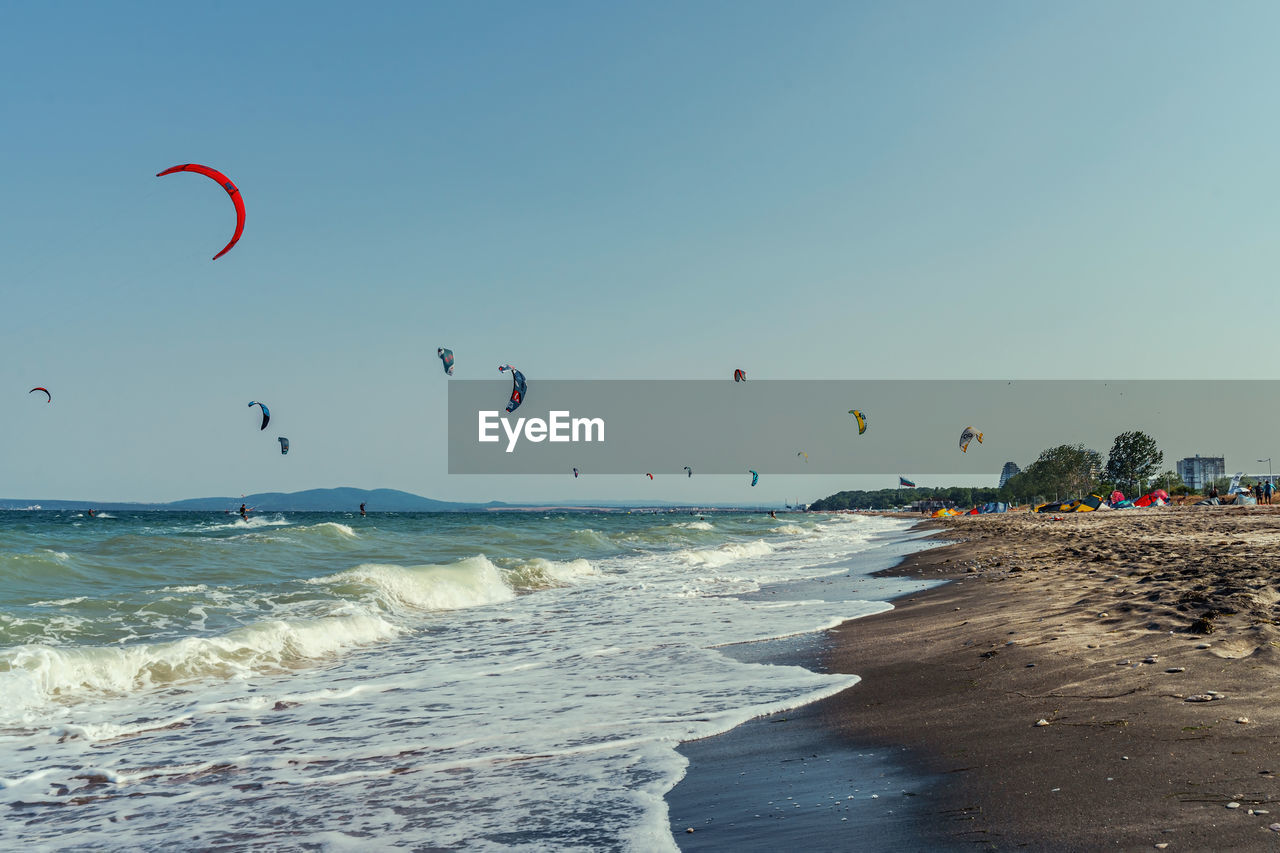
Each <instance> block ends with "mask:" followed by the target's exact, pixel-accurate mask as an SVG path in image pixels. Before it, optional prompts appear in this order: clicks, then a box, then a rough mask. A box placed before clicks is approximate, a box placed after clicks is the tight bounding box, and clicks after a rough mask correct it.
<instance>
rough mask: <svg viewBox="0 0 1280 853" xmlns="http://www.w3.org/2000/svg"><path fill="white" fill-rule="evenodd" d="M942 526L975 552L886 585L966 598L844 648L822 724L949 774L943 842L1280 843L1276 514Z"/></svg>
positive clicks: (940, 775) (941, 793) (1068, 845)
mask: <svg viewBox="0 0 1280 853" xmlns="http://www.w3.org/2000/svg"><path fill="white" fill-rule="evenodd" d="M927 524H930V525H936V526H937V527H938V528H939V536H942V537H947V538H952V539H959V540H963V541H960V542H957V543H956V544H951V545H948V546H945V547H940V548H935V549H933V550H930V551H927V552H922V553H920V554H917V555H913V556H910V557H908V558H907V559H906V560H905V561H904V562H903V563H902V564H901V565H900V566H898V567H897V568H895V569H892V570H890V572H892V573H895V574H904V575H914V576H919V577H944V578H950V579H953V582H952V583H949V584H946V585H944V586H941V587H938V588H936V589H933V590H929V591H927V592H925V593H923V594H918V595H913V596H910V597H907V598H904V599H900V600H899V601H897V602H895V608H896V609H895V610H893V611H891V612H889V613H885V614H881V615H878V616H873V617H869V618H866V619H861V620H856V621H853V622H849V623H846V624H845V625H843V626H841V627H840V628H838V629H836V631H834V632H833V634H834V635H835V638H836V642H835V643H834V645H833V646H832V647H830V648H829V650H828V652H827V655H826V659H825V663H826V665H827V666H829V667H830V668H831V669H834V670H838V671H844V672H853V673H857V674H859V675H861V676H862V678H863V680H862V682H861V683H860V684H859V685H857V686H856V687H854V688H852V689H850V690H847V691H845V692H844V693H842V694H840V695H839V696H836V697H833V698H832V699H830V700H827V701H826V702H824V703H820V704H821V707H820V712H821V714H822V716H823V719H824V721H825V722H826V724H827V725H829V726H830V727H831V728H832V729H833V730H835V731H837V732H839V733H841V734H842V735H843V736H844V737H845V738H846V739H847V740H848V741H850V742H852V743H856V744H866V743H869V742H870V743H879V744H882V745H885V746H895V747H907V748H908V751H909V754H910V756H911V760H912V761H913V762H916V763H917V764H918V767H919V769H920V770H921V771H923V772H926V773H929V774H936V777H935V778H937V779H938V780H940V781H939V782H938V783H937V784H935V785H934V786H933V787H932V788H931V789H930V792H929V795H928V797H927V798H926V800H925V805H924V810H923V811H922V812H921V815H920V816H921V819H922V820H923V821H924V822H926V823H928V824H932V825H934V827H933V829H932V830H930V831H936V832H937V833H938V834H939V841H951V842H956V841H965V842H971V843H972V846H973V847H975V848H977V849H1028V850H1093V849H1122V850H1150V849H1170V850H1252V849H1261V848H1267V849H1270V848H1271V847H1275V846H1277V845H1280V807H1277V806H1276V801H1277V799H1278V798H1280V779H1277V774H1280V746H1278V745H1277V744H1278V742H1280V713H1278V712H1277V708H1276V704H1275V698H1276V695H1277V691H1278V690H1280V679H1278V678H1277V676H1280V639H1278V632H1277V628H1276V623H1275V620H1276V618H1277V616H1278V615H1280V610H1278V609H1277V607H1276V603H1277V599H1278V598H1280V596H1278V595H1277V592H1276V589H1275V586H1274V578H1275V575H1276V571H1277V569H1278V568H1280V559H1278V557H1277V553H1278V552H1277V550H1276V544H1277V542H1280V507H1277V508H1275V509H1272V508H1271V507H1250V508H1241V509H1234V508H1226V507H1224V508H1217V507H1214V508H1174V507H1169V508H1163V509H1158V510H1149V511H1145V512H1144V511H1132V512H1126V511H1119V512H1106V513H1103V512H1099V513H1083V514H1073V515H1066V516H1063V518H1062V520H1060V521H1054V520H1051V518H1050V517H1047V516H1044V515H1026V514H1009V515H992V516H975V517H959V518H956V519H949V520H939V521H936V522H935V521H930V522H927ZM919 805H920V804H917V807H918V806H919ZM1273 826H1274V829H1273V828H1272V827H1273ZM831 849H839V845H838V844H837V845H835V846H833V847H832V848H831ZM845 849H852V847H849V848H845Z"/></svg>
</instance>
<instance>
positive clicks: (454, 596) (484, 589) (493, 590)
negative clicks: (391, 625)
mask: <svg viewBox="0 0 1280 853" xmlns="http://www.w3.org/2000/svg"><path fill="white" fill-rule="evenodd" d="M309 583H314V584H331V585H333V586H334V587H335V588H337V589H338V590H339V591H340V592H341V593H342V594H350V593H352V592H354V593H355V594H356V595H361V594H364V595H367V596H372V597H373V598H374V599H375V600H377V601H378V602H379V603H380V604H382V605H383V606H384V607H386V608H387V609H389V610H398V609H400V608H401V607H406V606H407V607H413V608H417V609H419V610H462V609H464V608H468V607H478V606H481V605H485V604H495V603H497V602H500V601H510V600H511V599H512V598H514V597H515V591H514V590H512V589H511V587H510V586H509V585H508V584H507V582H506V581H505V580H504V579H503V577H502V572H501V571H500V570H499V569H498V567H497V566H495V565H494V564H493V563H491V562H489V560H488V558H486V557H485V556H484V555H483V554H480V555H477V556H475V557H468V558H466V559H464V560H459V561H458V562H456V563H451V564H449V565H430V564H429V565H421V566H395V565H383V564H378V563H365V564H363V565H360V566H357V567H356V568H354V569H350V570H348V571H345V572H339V573H338V574H336V575H329V576H327V577H322V578H315V579H313V580H311V581H309ZM353 587H354V589H351V588H353Z"/></svg>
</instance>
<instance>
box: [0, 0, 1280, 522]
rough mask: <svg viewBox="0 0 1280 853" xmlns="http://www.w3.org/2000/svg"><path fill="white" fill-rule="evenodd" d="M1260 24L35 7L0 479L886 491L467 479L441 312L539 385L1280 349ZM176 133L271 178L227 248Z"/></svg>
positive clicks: (162, 488) (1251, 16)
mask: <svg viewBox="0 0 1280 853" xmlns="http://www.w3.org/2000/svg"><path fill="white" fill-rule="evenodd" d="M1277 29H1280V7H1278V6H1276V5H1275V4H1270V3H1247V2H1233V3H1227V4H1214V5H1212V6H1210V5H1207V4H1197V3H1187V2H1172V3H1169V2H1130V3H1119V4H1117V3H1113V2H1105V3H1104V2H1078V3H1071V4H1027V3H1018V2H989V3H982V4H976V5H975V4H955V3H947V2H903V3H888V2H884V3H870V2H806V3H803V4H782V3H776V2H750V0H747V1H746V2H742V1H741V0H735V1H734V2H696V3H687V2H683V3H676V2H645V3H609V4H602V3H594V2H572V3H570V2H564V3H560V2H546V3H537V4H532V3H517V2H490V3H470V4H464V3H443V2H439V3H384V4H373V5H372V6H365V7H357V6H356V5H353V4H335V3H328V2H308V3H305V4H304V3H275V4H258V3H248V2H245V3H209V4H203V5H202V6H200V7H199V8H194V9H193V8H177V7H174V6H173V5H172V4H161V3H113V4H109V5H105V6H104V5H99V6H94V5H89V4H59V3H51V4H19V5H15V6H11V7H9V8H7V9H6V13H5V26H4V27H3V29H0V72H2V73H3V79H4V80H5V85H4V86H3V87H0V114H3V116H4V131H3V133H0V156H2V157H3V160H4V162H5V164H6V169H5V178H6V179H5V197H6V204H4V206H3V209H0V234H2V235H3V236H0V287H2V288H3V290H2V294H3V303H4V310H3V311H2V312H0V392H2V394H0V396H2V397H3V399H4V400H5V402H4V404H3V405H2V406H0V497H12V498H46V499H52V498H64V499H86V500H95V499H96V500H103V501H105V500H139V501H163V500H176V499H181V498H186V497H198V496H209V495H232V496H235V495H240V494H247V493H253V492H261V491H294V490H298V489H306V488H318V487H328V486H356V487H363V488H380V487H386V488H398V489H404V490H407V491H411V492H416V493H418V494H422V495H426V496H429V497H434V498H440V499H445V500H466V501H475V500H507V501H544V500H545V501H589V500H602V499H636V500H680V501H684V500H690V501H694V500H697V501H751V502H759V503H767V502H778V501H781V500H783V499H790V500H799V499H805V500H813V499H816V498H818V497H822V496H824V495H826V494H829V493H831V492H834V491H836V490H838V489H840V488H848V487H877V486H881V485H883V486H892V485H894V484H895V483H893V482H881V481H883V480H886V479H887V478H884V477H869V478H861V479H860V478H856V477H853V478H851V477H849V476H841V477H834V476H822V475H819V474H817V473H812V474H808V475H803V476H802V475H799V474H797V475H796V476H794V477H789V476H780V477H776V478H769V479H768V480H762V482H761V483H760V486H759V487H757V488H756V489H750V490H748V487H746V486H745V483H744V482H741V481H739V480H737V479H734V478H720V477H706V478H697V479H696V480H694V481H689V482H685V483H679V484H677V483H676V481H675V478H673V479H672V480H671V482H669V483H659V484H657V486H653V485H652V484H650V483H649V482H648V481H647V480H646V481H644V482H642V483H635V482H632V481H631V480H630V479H626V478H605V477H598V478H590V477H586V478H582V479H579V480H573V479H572V478H570V477H568V475H566V476H565V477H564V478H548V477H539V476H527V477H495V476H461V475H452V476H451V475H449V474H448V473H447V469H448V466H447V446H446V440H445V430H444V426H445V422H446V409H445V406H446V391H447V389H446V383H447V382H448V381H449V379H448V377H445V376H444V375H443V372H442V371H441V369H440V365H439V362H438V361H437V359H436V347H438V346H448V347H450V348H452V349H453V350H454V352H455V353H456V354H457V359H458V366H457V369H456V371H455V376H456V377H459V378H496V377H497V376H498V374H497V371H496V368H497V366H498V365H500V364H506V363H514V364H516V365H518V366H519V367H520V368H521V370H522V371H523V372H524V373H525V374H526V375H527V376H528V377H529V381H530V388H531V391H530V393H531V394H533V393H534V392H535V389H536V382H537V381H538V379H540V378H555V379H609V378H627V379H713V378H719V377H722V376H723V377H724V378H725V380H726V381H728V379H729V377H730V376H731V375H732V370H733V369H734V368H735V367H743V368H745V369H746V370H747V371H748V375H749V376H750V377H751V378H753V379H755V378H760V379H858V378H865V379H900V378H901V379H906V378H910V379H962V378H964V379H972V378H979V379H996V378H1013V379H1032V378H1043V379H1063V378H1071V379H1107V378H1121V379H1123V378H1128V379H1226V378H1236V379H1274V378H1276V372H1277V371H1276V369H1275V367H1274V364H1275V360H1274V356H1273V355H1272V353H1274V348H1273V347H1266V348H1264V347H1262V346H1260V345H1259V343H1258V342H1259V338H1260V337H1261V336H1262V335H1264V334H1265V333H1267V331H1268V330H1269V328H1270V327H1273V326H1274V323H1273V320H1272V317H1271V316H1270V314H1271V313H1272V312H1273V311H1274V307H1273V306H1274V305H1275V299H1274V296H1273V292H1274V291H1273V282H1272V277H1273V274H1274V270H1275V269H1276V268H1277V266H1278V264H1277V260H1280V259H1278V258H1277V255H1278V254H1280V241H1277V240H1276V239H1275V238H1274V234H1275V231H1276V228H1277V207H1280V192H1277V189H1278V186H1277V185H1278V184H1280V155H1278V153H1277V152H1280V145H1277V141H1278V138H1280V133H1278V131H1280V127H1278V126H1277V125H1278V123H1280V111H1277V110H1276V109H1274V104H1275V94H1274V89H1275V80H1276V79H1278V75H1277V72H1278V71H1280V55H1277V53H1276V51H1275V50H1274V38H1273V36H1274V33H1275V32H1276V31H1277ZM187 162H196V163H204V164H207V165H210V166H212V167H214V168H217V169H220V170H222V171H224V172H225V173H226V174H227V175H228V176H230V177H231V179H232V180H234V181H235V182H236V184H237V185H238V186H239V188H240V190H241V192H242V195H243V198H244V201H245V205H246V208H247V211H248V214H247V223H246V227H245V232H244V236H243V238H242V239H241V240H240V242H239V244H238V245H237V246H236V247H235V248H234V249H232V250H231V251H230V252H228V253H227V254H226V255H225V256H223V257H222V258H220V259H219V260H217V261H210V258H211V257H212V256H213V255H214V254H215V253H216V252H217V251H218V250H219V249H221V248H222V246H223V245H224V244H225V243H226V241H227V240H228V239H229V237H230V234H231V231H232V228H233V224H234V222H233V211H232V207H231V204H230V202H229V201H228V199H227V196H226V194H225V192H223V191H222V190H221V189H220V188H219V187H218V186H217V185H216V184H214V183H213V182H211V181H209V180H207V179H206V178H203V177H200V176H198V175H192V174H178V175H171V176H168V177H165V178H156V177H154V175H155V174H156V173H157V172H159V171H161V170H163V169H165V168H167V167H169V166H172V165H176V164H179V163H187ZM1235 341H1240V343H1239V344H1236V343H1235ZM35 385H42V386H46V387H48V388H49V389H50V390H51V391H52V393H53V395H54V400H53V403H51V404H46V403H44V402H43V395H28V393H27V389H28V388H30V387H32V386H35ZM250 400H263V401H266V402H268V404H269V405H270V406H271V410H272V413H273V420H272V425H271V426H270V427H269V428H268V431H267V432H266V433H260V432H259V431H258V430H257V429H256V425H257V422H256V416H255V413H254V411H250V410H249V409H248V408H247V406H246V404H247V403H248V401H250ZM255 411H256V410H255ZM1133 426H1134V428H1141V427H1143V426H1144V424H1134V425H1133ZM1226 428H1227V427H1226V426H1224V429H1226ZM277 435H287V436H289V437H290V440H291V443H292V449H291V451H290V454H289V456H287V457H281V456H280V454H279V451H278V445H277V444H276V441H275V438H276V436H277ZM1069 440H1071V436H1070V435H1066V436H1063V437H1059V436H1055V437H1054V438H1053V440H1051V441H1050V440H1047V441H1046V442H1045V444H1046V446H1048V445H1049V444H1051V443H1060V441H1069ZM1224 443H1225V439H1224V437H1223V436H1217V435H1213V436H1205V440H1204V444H1205V447H1203V448H1201V447H1198V446H1187V447H1181V446H1179V447H1166V448H1164V450H1165V454H1166V461H1167V462H1169V463H1172V461H1173V460H1174V459H1177V458H1179V457H1181V456H1186V455H1191V454H1193V453H1198V452H1199V453H1206V454H1208V453H1214V452H1216V448H1219V447H1221V446H1223V445H1224ZM987 449H988V450H989V452H990V455H991V463H992V464H991V476H992V479H994V477H995V476H996V474H998V472H999V469H1000V466H1001V465H1002V464H1003V463H1004V462H1005V461H1006V460H1005V459H1004V458H1003V456H1001V455H1000V453H999V450H998V448H987ZM1098 449H1099V450H1102V451H1104V452H1105V450H1106V449H1107V448H1098ZM1256 455H1257V457H1259V458H1261V457H1266V456H1269V455H1272V453H1271V449H1270V448H1266V447H1259V448H1257V450H1256ZM1276 455H1277V456H1278V457H1280V453H1277V454H1276ZM1016 461H1018V462H1019V463H1020V464H1025V463H1027V462H1029V461H1031V460H1029V459H1020V460H1016ZM1240 461H1241V462H1244V461H1247V460H1240ZM1227 465H1228V467H1229V468H1235V467H1237V466H1236V464H1235V463H1234V462H1233V460H1230V459H1228V460H1227ZM811 467H816V466H811ZM1245 467H1248V466H1245ZM903 473H904V474H906V475H908V476H911V475H913V474H914V475H916V477H915V479H917V480H919V478H920V476H921V475H922V474H927V472H903Z"/></svg>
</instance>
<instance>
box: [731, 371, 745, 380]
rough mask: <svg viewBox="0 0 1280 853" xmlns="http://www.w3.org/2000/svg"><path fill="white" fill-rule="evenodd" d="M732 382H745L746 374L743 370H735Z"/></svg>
mask: <svg viewBox="0 0 1280 853" xmlns="http://www.w3.org/2000/svg"><path fill="white" fill-rule="evenodd" d="M733 381H734V382H746V381H747V372H746V371H745V370H735V371H733Z"/></svg>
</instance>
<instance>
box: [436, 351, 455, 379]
mask: <svg viewBox="0 0 1280 853" xmlns="http://www.w3.org/2000/svg"><path fill="white" fill-rule="evenodd" d="M436 355H438V356H440V362H441V363H442V364H443V365H444V372H445V373H447V374H449V375H450V376H452V375H453V350H451V349H445V348H444V347H436Z"/></svg>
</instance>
